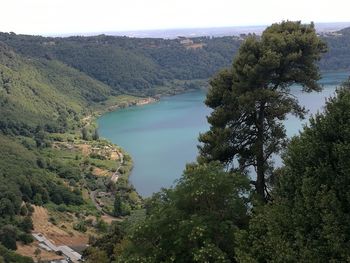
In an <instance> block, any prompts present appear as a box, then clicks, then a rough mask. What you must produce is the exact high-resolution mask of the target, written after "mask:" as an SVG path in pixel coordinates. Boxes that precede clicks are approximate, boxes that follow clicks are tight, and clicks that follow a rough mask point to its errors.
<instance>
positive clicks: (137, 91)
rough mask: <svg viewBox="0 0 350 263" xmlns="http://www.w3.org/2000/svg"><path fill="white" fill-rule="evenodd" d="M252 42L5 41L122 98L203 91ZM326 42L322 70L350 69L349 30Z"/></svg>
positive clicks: (9, 36) (4, 37) (11, 37)
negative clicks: (100, 84) (204, 84)
mask: <svg viewBox="0 0 350 263" xmlns="http://www.w3.org/2000/svg"><path fill="white" fill-rule="evenodd" d="M247 37H248V36H242V37H197V38H191V39H187V38H177V39H154V38H129V37H116V36H106V35H99V36H92V37H83V36H76V37H67V38H59V37H41V36H29V35H16V34H14V33H1V34H0V41H1V42H4V43H6V44H7V45H9V46H11V47H12V48H13V49H14V50H15V51H16V52H18V53H20V54H22V55H24V56H26V57H32V58H40V59H41V61H43V60H44V61H46V62H43V63H49V62H48V61H51V60H58V61H60V62H63V63H65V64H66V65H69V66H71V67H73V68H75V69H78V70H79V71H81V72H84V73H85V74H87V75H89V76H90V77H92V78H94V79H97V80H99V81H101V82H103V83H104V84H106V85H108V86H110V87H111V88H112V89H113V91H114V92H115V93H117V94H120V93H128V94H133V95H136V96H140V95H155V94H156V93H157V92H158V91H159V90H160V88H163V89H161V90H164V87H166V90H167V91H169V89H170V90H171V89H174V88H175V87H178V88H181V89H190V88H198V84H196V82H193V80H198V79H205V80H206V79H208V78H210V77H211V76H213V75H214V74H215V73H217V72H218V71H219V70H220V69H221V68H224V67H229V66H230V65H231V63H232V57H233V56H234V55H235V54H236V52H237V50H238V48H239V46H240V45H241V43H242V41H243V40H244V39H245V38H247ZM322 38H323V39H324V40H325V42H326V43H327V44H328V48H329V52H328V53H327V54H326V55H324V58H323V59H322V60H321V61H320V66H321V70H344V69H349V68H350V51H349V50H350V49H349V38H350V32H349V30H346V29H344V30H342V31H339V32H338V33H334V34H325V35H322ZM200 84H202V83H200ZM101 96H102V95H101ZM102 97H103V96H102ZM102 97H96V98H95V97H93V98H94V99H95V100H98V99H102Z"/></svg>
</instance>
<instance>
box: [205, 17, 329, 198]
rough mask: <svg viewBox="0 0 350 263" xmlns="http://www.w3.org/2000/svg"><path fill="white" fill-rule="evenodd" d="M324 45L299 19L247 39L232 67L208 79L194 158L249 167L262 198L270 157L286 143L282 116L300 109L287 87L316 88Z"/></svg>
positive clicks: (243, 168)
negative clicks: (204, 128)
mask: <svg viewBox="0 0 350 263" xmlns="http://www.w3.org/2000/svg"><path fill="white" fill-rule="evenodd" d="M325 51H326V45H325V44H324V43H323V42H322V41H321V39H320V38H319V37H318V36H317V35H316V32H315V28H314V25H313V24H310V25H303V24H301V23H300V22H289V21H287V22H282V23H280V24H273V25H272V26H270V27H268V28H267V29H266V30H265V31H264V32H263V34H262V36H261V38H258V37H256V36H251V37H249V38H248V39H246V41H245V42H244V43H243V44H242V45H241V47H240V49H239V52H238V54H237V55H236V57H235V59H234V61H233V65H232V68H231V69H229V70H224V71H222V72H221V73H219V74H218V75H217V76H215V77H214V78H213V79H212V81H211V82H210V84H211V88H210V89H209V92H208V95H207V99H206V104H207V105H208V106H209V107H211V108H212V109H213V112H212V114H211V115H210V116H209V117H208V122H209V124H210V125H211V126H210V130H209V131H208V132H206V133H204V134H201V135H200V138H199V141H200V142H201V143H202V144H201V145H200V146H199V149H200V157H199V161H201V162H208V161H212V160H219V161H221V162H223V163H225V164H227V165H229V166H231V167H232V168H233V169H239V170H241V171H247V168H248V167H254V169H255V171H256V181H255V182H254V185H255V188H256V191H257V193H258V194H259V195H260V196H261V197H262V198H263V199H265V198H267V194H268V191H267V189H266V178H267V177H268V176H269V175H270V174H271V170H272V166H271V157H272V156H273V154H276V153H278V152H279V151H280V150H281V148H282V147H284V146H285V144H286V134H285V129H284V126H283V124H282V121H283V120H285V118H286V116H287V114H289V113H292V114H294V115H296V116H299V117H303V114H304V113H305V110H304V109H303V108H302V107H301V106H300V105H299V104H298V101H297V100H296V99H295V97H293V96H292V95H291V94H290V87H291V85H293V84H299V85H301V86H302V87H303V89H304V90H305V91H313V90H316V91H318V90H320V87H319V85H318V83H317V80H318V79H319V78H320V75H319V72H318V67H317V65H316V62H317V61H318V60H319V59H320V58H321V54H322V53H323V52H325ZM235 164H236V165H235Z"/></svg>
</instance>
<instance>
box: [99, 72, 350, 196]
mask: <svg viewBox="0 0 350 263" xmlns="http://www.w3.org/2000/svg"><path fill="white" fill-rule="evenodd" d="M349 75H350V74H349V72H330V73H324V74H323V78H322V80H321V81H320V83H321V84H322V85H323V87H324V89H323V91H322V92H320V93H317V92H313V93H303V92H302V91H301V90H300V88H298V87H293V89H292V93H293V94H294V95H296V96H297V97H298V98H299V102H300V103H301V104H302V105H304V106H305V107H306V108H307V109H308V110H309V111H310V114H311V113H315V112H317V111H318V110H321V109H322V106H323V105H324V103H325V99H326V98H327V97H329V96H331V95H332V94H334V91H335V88H336V86H337V85H339V84H340V83H341V82H343V81H344V80H346V78H347V77H348V76H349ZM204 99H205V92H204V91H196V92H190V93H185V94H180V95H176V96H171V97H164V98H162V99H161V100H160V101H159V102H157V103H155V104H149V105H144V106H135V107H129V108H126V109H120V110H117V111H114V112H109V113H106V114H104V115H103V116H101V117H100V118H99V119H98V125H99V133H100V135H101V136H102V137H104V138H107V139H109V140H110V141H112V142H113V143H115V144H117V145H119V146H121V147H123V148H124V149H125V150H126V151H127V152H129V153H130V154H131V156H132V158H133V161H134V169H133V171H132V174H131V177H130V180H131V183H132V184H133V185H134V186H135V188H136V189H137V191H138V192H139V193H140V194H141V195H142V196H144V197H146V196H150V195H151V194H152V193H154V192H157V191H159V190H160V189H161V188H162V187H169V186H171V185H173V183H174V181H175V180H176V179H177V178H179V177H180V176H181V174H182V171H183V170H184V168H185V165H186V163H189V162H193V161H195V160H196V156H197V153H198V151H197V145H198V141H197V138H198V135H199V133H200V132H204V131H206V130H208V129H209V126H208V124H207V121H206V116H207V115H208V114H209V113H210V109H209V108H207V107H206V106H205V105H204V103H203V101H204ZM306 122H307V120H304V121H300V120H299V119H297V118H294V117H290V118H288V120H287V121H286V123H285V125H286V128H287V133H288V136H292V135H294V134H297V133H298V131H299V130H300V129H301V128H302V125H303V123H306Z"/></svg>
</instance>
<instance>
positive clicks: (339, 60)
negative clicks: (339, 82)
mask: <svg viewBox="0 0 350 263" xmlns="http://www.w3.org/2000/svg"><path fill="white" fill-rule="evenodd" d="M323 38H324V40H325V41H326V42H327V44H328V52H327V53H326V54H325V55H324V56H323V59H322V60H321V61H320V66H321V68H322V69H323V70H339V69H350V27H348V28H344V29H342V30H340V31H338V32H334V33H330V34H327V35H325V36H323Z"/></svg>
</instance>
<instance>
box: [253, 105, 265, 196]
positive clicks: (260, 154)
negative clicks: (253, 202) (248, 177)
mask: <svg viewBox="0 0 350 263" xmlns="http://www.w3.org/2000/svg"><path fill="white" fill-rule="evenodd" d="M264 119H265V102H261V104H260V106H259V112H258V123H257V124H258V125H257V149H256V151H257V152H256V184H255V189H256V192H257V193H258V195H259V196H260V197H261V199H262V200H264V201H266V198H265V155H264Z"/></svg>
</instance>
